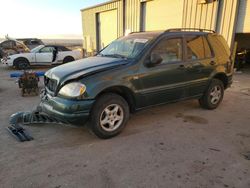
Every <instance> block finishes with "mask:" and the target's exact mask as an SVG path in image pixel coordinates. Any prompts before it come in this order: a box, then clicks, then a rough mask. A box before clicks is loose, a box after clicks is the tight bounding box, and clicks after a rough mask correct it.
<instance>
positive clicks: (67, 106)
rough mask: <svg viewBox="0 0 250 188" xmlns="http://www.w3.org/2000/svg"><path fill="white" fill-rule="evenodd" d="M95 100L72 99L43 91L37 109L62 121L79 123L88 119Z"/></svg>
mask: <svg viewBox="0 0 250 188" xmlns="http://www.w3.org/2000/svg"><path fill="white" fill-rule="evenodd" d="M94 102H95V100H71V99H63V98H60V97H52V96H50V95H48V94H47V95H46V94H45V92H43V93H42V94H41V103H40V104H39V105H38V107H37V110H38V112H42V113H45V114H48V115H49V116H51V117H55V118H56V119H59V120H60V121H62V122H66V123H69V124H74V125H79V124H84V123H85V122H86V121H87V120H88V118H89V115H90V111H91V108H92V106H93V104H94Z"/></svg>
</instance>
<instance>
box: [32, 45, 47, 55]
mask: <svg viewBox="0 0 250 188" xmlns="http://www.w3.org/2000/svg"><path fill="white" fill-rule="evenodd" d="M42 47H44V46H43V45H40V46H37V47H35V48H33V49H32V50H31V51H30V52H31V53H36V52H38V51H39V50H40V49H41V48H42Z"/></svg>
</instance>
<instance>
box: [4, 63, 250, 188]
mask: <svg viewBox="0 0 250 188" xmlns="http://www.w3.org/2000/svg"><path fill="white" fill-rule="evenodd" d="M44 70H45V69H44ZM11 71H14V70H12V69H8V68H6V67H3V66H2V65H1V66H0V112H1V114H0V122H1V124H0V187H1V188H5V187H6V188H9V187H25V188H27V187H36V188H37V187H55V188H63V187H108V188H109V187H143V188H144V187H171V188H175V187H192V188H194V187H236V188H238V187H240V188H241V187H243V188H249V187H250V160H246V159H245V158H244V156H243V155H242V154H244V153H246V152H248V151H250V71H247V70H246V71H243V73H238V74H235V77H234V83H233V86H232V88H230V89H228V90H227V91H226V92H225V97H224V101H223V103H222V104H221V105H220V107H219V108H218V109H216V110H214V111H208V110H203V109H201V108H200V107H199V105H198V102H197V101H196V100H191V101H184V102H180V103H175V104H168V105H165V106H159V107H154V108H150V109H148V110H144V111H140V112H137V113H136V114H133V115H131V117H130V121H129V123H128V125H127V127H126V128H125V130H124V131H123V133H122V134H121V135H119V136H117V137H115V138H113V139H109V140H100V139H98V138H97V137H95V136H94V135H93V134H91V133H90V132H89V131H88V130H87V129H86V128H85V127H71V126H62V125H40V126H39V125H36V126H29V127H27V126H26V128H27V129H28V130H30V132H31V133H32V135H33V136H34V137H35V140H34V141H31V142H25V143H20V142H17V141H16V140H15V139H14V138H13V137H11V136H10V135H9V134H8V132H7V131H6V129H5V127H6V126H7V125H8V118H9V116H10V115H11V114H12V113H15V112H17V111H29V110H30V109H32V108H33V107H35V106H36V104H38V102H39V97H37V96H31V97H21V94H20V91H19V88H18V86H17V85H16V84H15V81H14V79H11V78H9V73H10V72H11ZM41 86H42V84H41Z"/></svg>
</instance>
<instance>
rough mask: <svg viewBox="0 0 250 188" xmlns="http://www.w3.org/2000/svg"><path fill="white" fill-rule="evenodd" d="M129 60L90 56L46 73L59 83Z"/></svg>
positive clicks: (125, 62)
mask: <svg viewBox="0 0 250 188" xmlns="http://www.w3.org/2000/svg"><path fill="white" fill-rule="evenodd" d="M127 63H128V61H127V60H124V59H120V58H111V57H98V56H95V57H89V58H85V59H81V60H77V61H74V62H70V63H67V64H63V65H60V66H58V67H55V68H52V69H50V70H48V71H47V72H46V73H45V76H46V77H49V78H51V79H55V80H57V81H58V83H59V82H60V83H62V82H65V81H68V80H72V79H76V78H78V77H82V76H85V75H87V74H91V73H94V72H100V71H103V70H106V69H109V68H111V67H116V66H120V65H124V64H127Z"/></svg>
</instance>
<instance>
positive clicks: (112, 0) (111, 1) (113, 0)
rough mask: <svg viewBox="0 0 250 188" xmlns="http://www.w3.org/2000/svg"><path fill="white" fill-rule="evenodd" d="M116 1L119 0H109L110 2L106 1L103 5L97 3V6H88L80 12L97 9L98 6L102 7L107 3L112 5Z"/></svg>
mask: <svg viewBox="0 0 250 188" xmlns="http://www.w3.org/2000/svg"><path fill="white" fill-rule="evenodd" d="M116 1H120V0H110V1H107V2H104V3H99V4H97V5H94V6H90V7H87V8H82V9H81V11H85V10H89V9H92V8H96V7H99V6H102V5H107V4H109V3H113V2H116Z"/></svg>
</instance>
